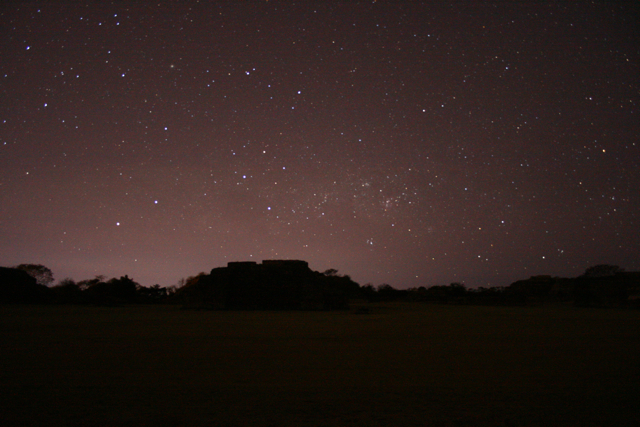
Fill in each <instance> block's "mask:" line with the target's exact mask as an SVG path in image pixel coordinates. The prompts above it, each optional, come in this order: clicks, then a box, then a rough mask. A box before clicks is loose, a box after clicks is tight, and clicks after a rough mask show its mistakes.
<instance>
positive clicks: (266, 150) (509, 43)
mask: <svg viewBox="0 0 640 427" xmlns="http://www.w3.org/2000/svg"><path fill="white" fill-rule="evenodd" d="M3 3H4V6H0V265H3V266H11V265H15V264H20V263H34V264H44V265H46V266H47V267H49V268H51V269H52V270H53V272H54V275H55V278H56V279H58V280H60V279H63V278H65V277H71V278H73V279H75V280H82V279H89V278H93V277H94V276H95V275H98V274H101V275H105V276H107V277H114V276H117V277H119V276H122V275H125V274H127V275H129V277H131V278H133V279H134V280H136V281H137V282H139V283H140V284H142V285H145V286H150V285H153V284H160V285H161V286H170V285H173V284H176V283H177V282H178V280H179V279H180V278H183V277H186V276H190V275H195V274H197V273H199V272H201V271H205V272H208V271H209V270H210V269H211V268H214V267H219V266H225V265H226V263H227V262H228V261H248V260H253V261H261V260H263V259H302V260H306V261H308V262H309V265H310V267H311V268H312V269H314V270H317V271H324V270H326V269H329V268H335V269H338V272H339V273H340V274H348V275H350V276H351V277H352V278H353V279H354V280H355V281H357V282H358V283H360V284H366V283H372V284H373V285H379V284H382V283H388V284H390V285H391V286H393V287H396V288H399V289H404V288H409V287H416V286H431V285H437V284H439V285H443V284H449V283H451V282H461V283H464V284H465V285H467V286H469V287H477V286H507V285H508V284H509V283H511V282H513V281H515V280H519V279H525V278H528V277H530V276H532V275H539V274H549V275H554V276H564V277H573V276H577V275H579V274H581V273H583V272H584V270H585V269H586V268H587V267H589V266H591V265H595V264H602V263H608V264H616V265H619V266H620V267H623V268H625V269H626V270H638V269H640V259H639V256H638V254H640V232H639V225H640V224H639V222H640V210H639V209H640V195H639V193H640V192H639V191H638V188H640V174H639V173H638V166H639V163H640V33H639V30H638V28H640V24H639V22H638V21H639V19H638V17H639V13H638V11H639V8H638V6H637V4H638V2H628V3H624V2H602V1H593V2H591V1H589V2H587V1H571V2H538V1H536V2H520V1H518V2H502V1H491V2H480V1H477V2H476V1H469V2H465V1H451V2H446V1H429V2H426V1H425V2H399V1H384V0H378V1H367V2H365V1H361V2H358V1H353V2H351V1H349V2H347V1H318V2H311V1H308V2H307V1H304V2H295V3H294V2H278V1H269V2H266V1H262V2H258V1H253V2H249V1H219V2H214V1H211V2H205V1H202V2H195V1H194V2H187V1H185V2H177V1H172V2H154V3H151V2H148V3H146V2H124V1H118V2H87V3H84V2H68V3H66V4H65V3H62V2H32V1H29V2H24V3H23V4H21V3H20V2H7V3H10V4H7V3H5V2H3ZM158 3H160V4H158Z"/></svg>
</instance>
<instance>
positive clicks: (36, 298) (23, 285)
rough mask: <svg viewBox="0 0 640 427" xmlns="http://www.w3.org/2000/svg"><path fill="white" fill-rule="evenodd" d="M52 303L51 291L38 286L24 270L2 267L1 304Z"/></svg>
mask: <svg viewBox="0 0 640 427" xmlns="http://www.w3.org/2000/svg"><path fill="white" fill-rule="evenodd" d="M49 301H51V289H49V288H47V287H46V286H44V285H40V284H38V282H37V281H36V279H35V278H34V277H33V276H31V275H29V274H27V272H26V271H24V270H19V269H17V268H6V267H0V303H21V304H32V303H44V302H49Z"/></svg>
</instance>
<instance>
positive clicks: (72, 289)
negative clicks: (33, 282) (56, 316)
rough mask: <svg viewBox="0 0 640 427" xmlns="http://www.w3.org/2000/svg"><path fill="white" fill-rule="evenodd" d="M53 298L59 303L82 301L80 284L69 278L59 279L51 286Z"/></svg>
mask: <svg viewBox="0 0 640 427" xmlns="http://www.w3.org/2000/svg"><path fill="white" fill-rule="evenodd" d="M51 290H52V291H53V294H54V300H55V302H56V303H59V304H78V303H82V302H84V296H83V294H82V290H81V289H80V286H78V284H77V283H76V282H75V281H74V280H73V279H71V278H65V279H63V280H61V281H60V282H59V283H58V284H57V285H55V286H54V287H52V288H51Z"/></svg>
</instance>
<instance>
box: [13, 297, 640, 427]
mask: <svg viewBox="0 0 640 427" xmlns="http://www.w3.org/2000/svg"><path fill="white" fill-rule="evenodd" d="M0 338H1V342H2V345H1V349H0V389H2V390H3V392H2V394H3V397H2V399H0V413H1V414H2V418H3V421H2V424H3V425H6V426H18V425H22V426H41V425H52V426H97V425H124V426H134V425H135V426H205V425H207V426H212V425H213V426H245V425H246V426H249V425H251V426H412V425H415V426H425V425H427V426H428V425H434V426H465V425H469V426H471V425H473V426H478V425H479V426H500V425H502V426H543V425H544V426H569V425H576V426H577V425H579V426H604V425H607V426H627V425H628V426H637V425H640V412H638V410H637V408H638V404H639V403H640V363H638V355H639V354H640V312H639V311H631V310H609V309H583V308H573V307H469V306H444V305H427V304H424V305H419V304H408V303H398V304H381V305H375V306H371V310H370V314H366V315H356V314H354V312H353V310H352V311H350V312H250V311H245V312H213V311H187V310H179V308H178V307H174V306H130V307H85V306H3V307H0Z"/></svg>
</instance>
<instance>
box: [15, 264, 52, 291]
mask: <svg viewBox="0 0 640 427" xmlns="http://www.w3.org/2000/svg"><path fill="white" fill-rule="evenodd" d="M13 268H16V269H18V270H22V271H24V272H26V273H27V274H28V275H29V276H31V277H33V278H34V279H36V281H37V282H38V284H39V285H43V286H49V285H51V284H52V283H53V272H52V271H51V270H50V269H49V268H47V267H45V266H44V265H42V264H20V265H17V266H15V267H13Z"/></svg>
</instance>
